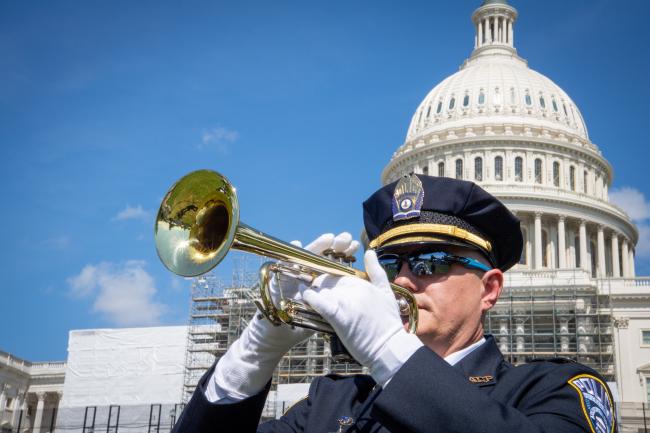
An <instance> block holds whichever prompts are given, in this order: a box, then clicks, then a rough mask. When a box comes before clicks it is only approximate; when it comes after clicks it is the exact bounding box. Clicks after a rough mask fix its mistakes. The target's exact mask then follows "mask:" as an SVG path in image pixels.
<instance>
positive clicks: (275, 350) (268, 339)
mask: <svg viewBox="0 0 650 433" xmlns="http://www.w3.org/2000/svg"><path fill="white" fill-rule="evenodd" d="M348 238H349V239H348ZM337 239H338V241H337ZM353 242H356V241H352V236H351V235H350V234H349V233H341V235H339V236H336V237H335V236H334V235H333V234H331V233H326V234H324V235H321V236H319V237H318V238H317V239H316V240H314V241H313V242H312V243H310V244H309V245H307V247H305V249H306V250H308V251H310V252H312V253H314V254H322V253H323V252H324V251H326V250H328V249H333V246H334V244H336V246H337V248H345V249H346V250H347V249H350V247H354V245H351V244H352V243H353ZM292 244H294V245H296V246H299V247H301V246H302V245H301V244H300V241H293V242H292ZM357 244H358V242H357ZM279 280H280V282H279V284H278V281H277V280H276V278H275V277H274V278H273V279H272V280H271V286H270V291H271V296H272V298H273V300H274V301H275V302H276V303H277V301H278V300H279V297H280V288H281V292H282V293H281V295H282V297H284V298H293V299H296V300H300V299H301V290H300V288H301V286H302V288H306V286H304V285H303V284H301V283H300V281H299V280H297V279H295V278H290V277H287V276H284V275H280V277H279ZM258 316H259V314H255V317H254V318H253V319H252V320H251V322H250V323H249V324H248V326H246V328H245V329H244V331H243V332H242V334H241V336H240V337H239V339H238V340H237V341H235V342H234V343H233V344H232V345H231V346H230V348H229V349H228V351H227V352H226V354H225V355H224V356H223V357H221V359H220V360H219V362H218V363H217V366H216V368H215V371H214V373H213V375H212V377H211V379H210V381H209V383H208V385H207V389H206V391H205V395H206V397H207V398H208V400H209V401H211V402H217V401H218V402H219V403H230V402H234V401H238V400H242V399H244V398H246V397H250V396H252V395H254V394H257V393H258V392H259V391H261V390H262V388H264V386H265V385H266V383H267V382H268V381H269V379H271V376H272V375H273V370H274V369H275V367H276V366H277V365H278V363H279V362H280V360H281V359H282V357H283V356H284V354H285V353H287V352H288V351H289V350H290V349H291V348H292V347H293V346H295V345H296V344H298V343H300V342H301V341H303V340H306V339H307V338H309V337H310V336H311V335H312V334H314V331H312V330H309V329H305V328H298V327H293V328H292V327H291V326H286V325H280V326H275V325H273V324H272V323H271V322H269V321H268V320H267V319H265V318H259V317H258Z"/></svg>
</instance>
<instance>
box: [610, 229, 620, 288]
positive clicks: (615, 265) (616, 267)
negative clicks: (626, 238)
mask: <svg viewBox="0 0 650 433" xmlns="http://www.w3.org/2000/svg"><path fill="white" fill-rule="evenodd" d="M618 255H619V251H618V236H617V235H616V233H614V232H612V276H613V277H614V278H618V277H620V276H621V265H620V263H619V261H618Z"/></svg>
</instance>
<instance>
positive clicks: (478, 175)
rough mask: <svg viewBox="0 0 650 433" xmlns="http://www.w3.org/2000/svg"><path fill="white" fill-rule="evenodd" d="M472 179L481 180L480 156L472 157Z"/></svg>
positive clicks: (481, 166)
mask: <svg viewBox="0 0 650 433" xmlns="http://www.w3.org/2000/svg"><path fill="white" fill-rule="evenodd" d="M474 180H478V181H481V180H483V158H481V157H480V156H477V157H476V158H474Z"/></svg>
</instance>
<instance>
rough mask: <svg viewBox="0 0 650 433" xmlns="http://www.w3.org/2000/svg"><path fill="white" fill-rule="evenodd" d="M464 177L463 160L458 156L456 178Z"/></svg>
mask: <svg viewBox="0 0 650 433" xmlns="http://www.w3.org/2000/svg"><path fill="white" fill-rule="evenodd" d="M462 178H463V160H462V159H460V158H458V159H457V160H456V179H462Z"/></svg>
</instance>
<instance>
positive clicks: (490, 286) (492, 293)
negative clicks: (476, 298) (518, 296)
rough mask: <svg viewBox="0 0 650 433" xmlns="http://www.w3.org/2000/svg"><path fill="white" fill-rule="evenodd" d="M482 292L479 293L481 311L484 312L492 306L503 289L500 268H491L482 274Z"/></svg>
mask: <svg viewBox="0 0 650 433" xmlns="http://www.w3.org/2000/svg"><path fill="white" fill-rule="evenodd" d="M482 283H483V293H482V295H481V311H482V312H483V313H485V312H486V311H487V310H489V309H490V308H492V307H494V304H496V303H497V299H499V296H501V291H502V290H503V272H501V270H500V269H496V268H495V269H491V270H489V271H487V272H486V273H485V274H483V278H482Z"/></svg>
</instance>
